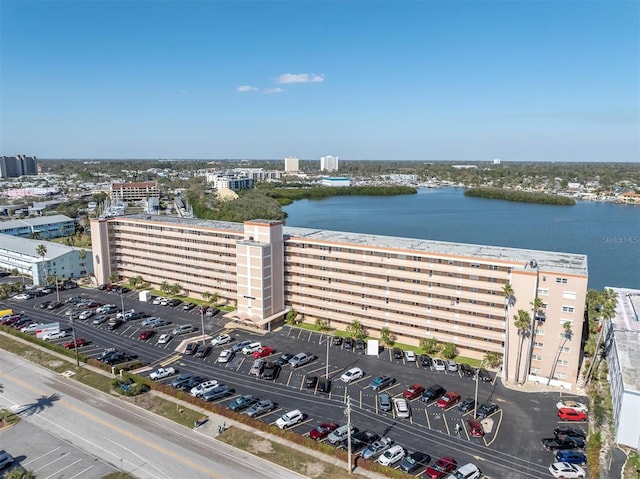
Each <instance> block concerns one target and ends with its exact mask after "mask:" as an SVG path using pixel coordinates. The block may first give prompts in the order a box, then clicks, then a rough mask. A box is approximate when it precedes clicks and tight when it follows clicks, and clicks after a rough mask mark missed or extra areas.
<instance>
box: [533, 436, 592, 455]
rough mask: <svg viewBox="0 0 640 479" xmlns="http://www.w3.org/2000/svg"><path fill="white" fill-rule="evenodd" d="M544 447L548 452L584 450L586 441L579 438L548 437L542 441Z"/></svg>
mask: <svg viewBox="0 0 640 479" xmlns="http://www.w3.org/2000/svg"><path fill="white" fill-rule="evenodd" d="M541 442H542V447H543V448H544V449H545V450H547V451H553V452H554V451H562V450H567V449H582V448H583V447H584V440H583V439H581V438H579V437H570V436H558V437H546V438H543V439H542V440H541Z"/></svg>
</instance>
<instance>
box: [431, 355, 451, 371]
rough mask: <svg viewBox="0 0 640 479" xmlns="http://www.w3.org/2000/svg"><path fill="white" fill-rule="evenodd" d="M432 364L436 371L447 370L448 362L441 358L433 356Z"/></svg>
mask: <svg viewBox="0 0 640 479" xmlns="http://www.w3.org/2000/svg"><path fill="white" fill-rule="evenodd" d="M431 364H432V365H433V369H435V370H436V371H446V369H447V366H446V364H445V363H444V361H443V360H442V359H440V358H433V360H432V362H431Z"/></svg>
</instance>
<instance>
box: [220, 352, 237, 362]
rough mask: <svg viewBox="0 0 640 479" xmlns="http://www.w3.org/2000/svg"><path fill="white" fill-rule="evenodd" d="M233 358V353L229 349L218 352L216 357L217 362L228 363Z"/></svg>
mask: <svg viewBox="0 0 640 479" xmlns="http://www.w3.org/2000/svg"><path fill="white" fill-rule="evenodd" d="M234 356H235V353H234V352H233V351H231V350H230V349H223V350H222V351H220V356H218V362H219V363H228V362H229V361H231V360H232V359H233V357H234Z"/></svg>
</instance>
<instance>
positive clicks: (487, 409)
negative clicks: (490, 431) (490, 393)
mask: <svg viewBox="0 0 640 479" xmlns="http://www.w3.org/2000/svg"><path fill="white" fill-rule="evenodd" d="M498 409H499V407H498V405H497V404H495V403H491V402H486V403H484V404H481V405H480V407H478V409H476V417H477V418H478V419H484V418H485V417H489V416H491V415H492V414H493V413H494V412H496V411H497V410H498Z"/></svg>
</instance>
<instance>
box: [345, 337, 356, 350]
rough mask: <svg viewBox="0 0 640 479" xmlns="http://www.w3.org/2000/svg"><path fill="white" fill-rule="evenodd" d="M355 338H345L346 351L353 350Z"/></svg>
mask: <svg viewBox="0 0 640 479" xmlns="http://www.w3.org/2000/svg"><path fill="white" fill-rule="evenodd" d="M353 343H354V341H353V338H344V342H343V344H344V349H353Z"/></svg>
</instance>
